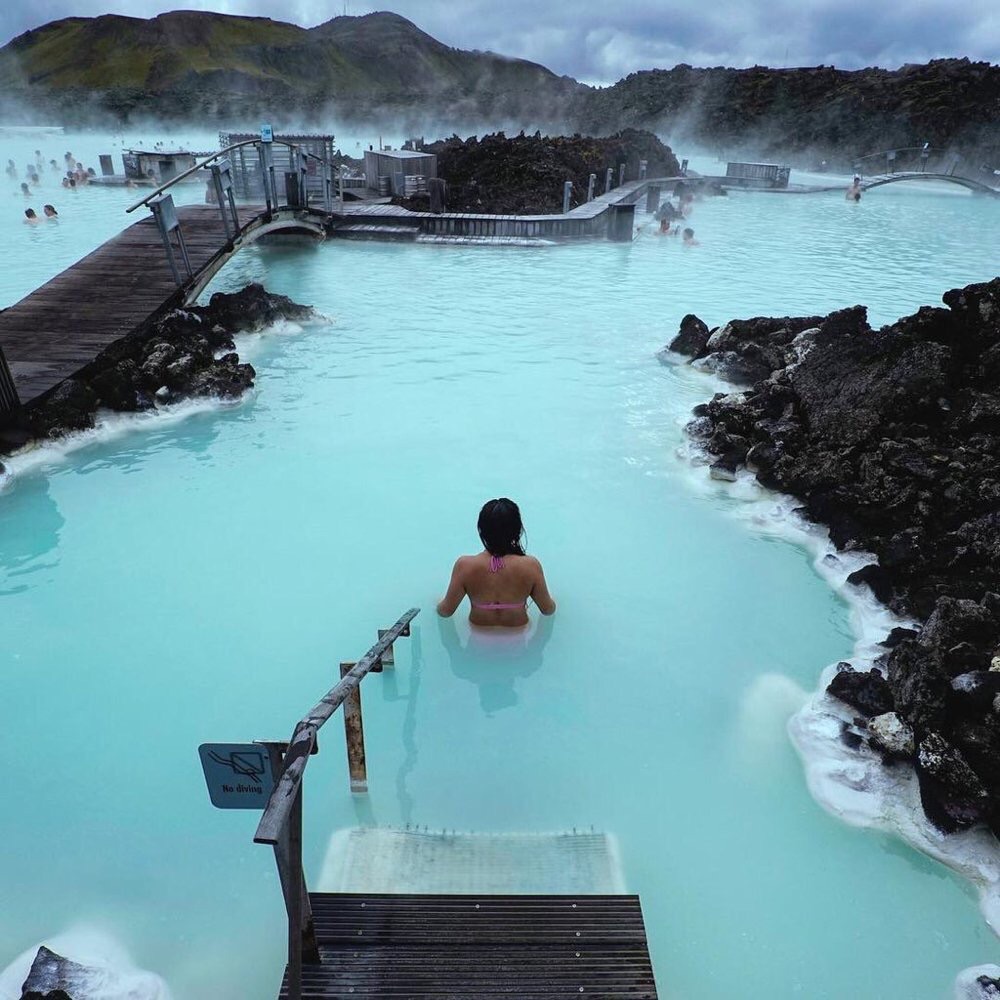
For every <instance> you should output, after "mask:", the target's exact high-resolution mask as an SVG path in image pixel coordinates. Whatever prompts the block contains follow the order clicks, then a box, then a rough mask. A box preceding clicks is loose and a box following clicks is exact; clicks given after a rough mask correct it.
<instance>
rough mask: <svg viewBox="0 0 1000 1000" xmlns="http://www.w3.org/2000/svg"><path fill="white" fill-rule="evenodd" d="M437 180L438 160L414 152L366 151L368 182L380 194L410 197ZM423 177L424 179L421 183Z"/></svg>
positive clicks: (411, 150)
mask: <svg viewBox="0 0 1000 1000" xmlns="http://www.w3.org/2000/svg"><path fill="white" fill-rule="evenodd" d="M432 177H437V157H436V156H435V155H434V154H433V153H423V152H419V151H417V150H413V149H366V150H365V183H366V184H367V185H368V187H369V188H371V189H372V190H373V191H378V193H379V194H380V195H388V194H394V195H400V196H404V195H406V196H409V195H411V194H416V193H420V192H422V191H426V190H427V181H429V180H430V179H431V178H432ZM421 178H422V180H421Z"/></svg>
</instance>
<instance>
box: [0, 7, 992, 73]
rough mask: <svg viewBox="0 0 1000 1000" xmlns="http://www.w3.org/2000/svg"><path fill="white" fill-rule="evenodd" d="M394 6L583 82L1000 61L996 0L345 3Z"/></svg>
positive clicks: (38, 18) (304, 18) (19, 15)
mask: <svg viewBox="0 0 1000 1000" xmlns="http://www.w3.org/2000/svg"><path fill="white" fill-rule="evenodd" d="M0 5H2V9H0V42H6V41H8V40H9V39H10V38H13V37H14V36H15V35H18V34H20V33H21V32H22V31H25V30H27V29H28V28H32V27H37V26H38V25H41V24H44V23H46V22H47V21H52V20H55V19H56V18H60V17H69V16H72V15H80V16H93V15H97V14H107V13H119V14H129V15H132V16H134V17H151V16H153V15H154V14H157V13H160V12H162V11H166V10H171V9H175V8H177V7H185V8H188V9H196V10H215V11H221V12H224V13H232V14H256V15H260V16H264V17H274V18H278V19H281V20H285V21H294V22H295V23H297V24H302V25H305V26H307V27H311V26H312V25H315V24H320V23H322V22H323V21H326V20H329V19H330V18H331V17H335V16H337V15H338V14H343V13H344V12H345V3H344V0H339V2H337V0H334V2H321V0H187V2H184V0H180V2H179V3H171V2H169V0H167V2H162V0H0ZM380 9H382V10H384V9H391V10H394V11H395V12H396V13H398V14H402V15H403V16H404V17H407V18H409V19H410V20H411V21H414V22H415V23H416V24H417V25H418V26H419V27H421V28H423V29H424V30H425V31H427V32H429V33H430V34H431V35H433V36H434V37H435V38H438V39H440V40H441V41H442V42H445V43H446V44H448V45H453V46H455V47H458V48H465V49H490V50H492V51H494V52H500V53H503V54H504V55H512V56H520V57H522V58H525V59H532V60H534V61H536V62H540V63H542V64H544V65H545V66H548V67H549V68H550V69H552V70H554V71H555V72H557V73H565V74H568V75H569V76H573V77H576V78H577V79H578V80H583V81H585V82H587V83H613V82H614V81H616V80H618V79H620V78H621V77H623V76H626V75H627V74H629V73H631V72H633V71H635V70H640V69H652V68H654V67H670V66H673V65H675V64H677V63H681V62H686V63H691V64H692V65H695V66H720V65H722V66H752V65H754V64H757V63H759V64H761V65H768V66H816V65H819V64H820V63H825V64H827V65H829V64H831V63H832V64H833V65H835V66H839V67H842V68H845V69H857V68H859V67H861V66H872V65H878V66H887V67H890V68H895V67H897V66H900V65H901V64H903V63H905V62H925V61H927V60H928V59H933V58H936V57H939V56H969V58H971V59H980V60H986V61H989V62H996V61H998V60H1000V0H707V2H706V0H626V2H625V3H624V4H620V3H611V2H609V0H543V2H541V3H539V2H538V0H394V2H393V3H392V5H391V6H390V7H388V8H386V7H385V6H371V5H368V4H365V3H362V2H359V0H348V2H347V4H346V12H347V13H348V14H366V13H369V12H370V11H372V10H380Z"/></svg>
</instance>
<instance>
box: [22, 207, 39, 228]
mask: <svg viewBox="0 0 1000 1000" xmlns="http://www.w3.org/2000/svg"><path fill="white" fill-rule="evenodd" d="M24 221H25V222H27V223H28V224H29V225H32V226H33V225H34V224H35V223H36V222H41V219H39V218H38V216H37V215H35V210H34V209H33V208H26V209H25V210H24Z"/></svg>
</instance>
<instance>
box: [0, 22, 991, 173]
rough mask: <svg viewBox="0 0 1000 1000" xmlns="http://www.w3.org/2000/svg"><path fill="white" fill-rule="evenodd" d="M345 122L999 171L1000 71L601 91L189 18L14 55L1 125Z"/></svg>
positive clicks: (527, 69) (808, 76) (815, 74)
mask: <svg viewBox="0 0 1000 1000" xmlns="http://www.w3.org/2000/svg"><path fill="white" fill-rule="evenodd" d="M263 115H266V116H267V117H268V118H269V119H270V120H271V121H272V122H273V123H274V124H275V125H277V126H278V127H283V126H286V125H288V124H309V123H313V124H315V125H317V126H321V127H324V128H332V129H334V130H336V128H338V127H339V128H342V127H343V125H344V124H345V123H350V122H362V121H363V122H365V123H366V125H368V126H373V125H375V126H381V125H386V126H389V125H391V126H393V129H394V132H398V131H399V129H400V128H406V129H413V130H414V131H416V132H417V133H418V134H419V133H421V132H425V133H429V134H428V138H430V137H432V136H433V137H438V136H441V135H447V134H449V133H450V132H452V131H460V130H465V131H472V130H487V131H489V130H493V129H496V128H506V129H508V130H510V129H514V130H517V129H520V128H525V129H528V130H530V131H534V129H536V128H541V129H543V130H547V131H552V132H556V133H558V132H565V133H572V132H577V131H578V132H583V133H586V134H592V135H607V134H610V133H615V132H617V131H619V130H620V129H622V128H625V127H635V128H644V129H649V130H651V131H655V132H658V133H659V134H660V135H663V136H665V137H669V138H670V139H671V141H672V142H673V145H674V146H675V147H677V146H678V145H679V144H697V145H700V146H702V147H704V148H707V149H710V150H716V151H718V152H719V153H720V154H722V155H723V156H733V157H735V156H748V155H752V156H760V157H773V158H780V159H783V160H791V161H794V162H799V163H809V162H815V163H818V162H819V160H821V159H825V160H827V161H829V162H830V164H831V165H838V166H842V167H845V168H847V169H849V168H850V165H851V163H852V162H853V160H854V158H855V157H857V156H860V155H865V154H868V153H874V152H878V151H879V150H882V149H888V148H894V147H901V146H915V145H922V144H923V143H925V142H929V143H930V144H931V145H932V146H935V147H946V148H951V149H953V150H954V151H955V152H956V153H961V154H964V156H965V157H966V158H967V159H968V160H969V161H970V162H971V161H975V165H976V167H977V169H978V168H989V170H992V169H997V168H1000V66H995V65H991V64H989V63H982V62H980V63H974V62H970V61H969V60H968V59H936V60H933V61H931V62H929V63H926V64H920V65H907V66H904V67H902V68H901V69H898V70H886V69H877V68H873V69H863V70H855V71H846V70H838V69H835V68H834V67H832V66H817V67H809V68H801V69H768V68H767V67H761V66H755V67H753V68H752V69H746V70H736V69H725V68H721V67H716V68H713V69H697V68H692V67H691V66H685V65H680V66H675V67H673V68H672V69H666V70H665V69H653V70H646V71H643V72H639V73H633V74H631V75H630V76H628V77H626V78H625V79H624V80H620V81H619V82H618V83H616V84H615V85H614V86H613V87H605V88H594V87H588V86H585V85H584V84H581V83H578V82H577V81H576V80H573V79H571V78H569V77H560V76H556V75H555V74H554V73H552V72H551V71H549V70H548V69H546V68H545V67H544V66H540V65H538V64H537V63H532V62H528V61H526V60H523V59H513V58H508V57H505V56H501V55H496V54H494V53H491V52H469V51H464V50H462V49H455V48H451V47H449V46H447V45H444V44H442V43H441V42H439V41H437V40H436V39H434V38H432V37H431V36H430V35H428V34H427V33H426V32H424V31H421V30H420V28H418V27H417V26H416V25H415V24H413V23H412V22H411V21H408V20H406V18H404V17H400V16H399V15H398V14H393V13H388V12H384V11H383V12H378V13H374V14H365V15H363V16H360V17H347V16H344V17H335V18H333V19H332V20H330V21H327V22H326V23H324V24H321V25H318V26H317V27H315V28H302V27H299V26H298V25H294V24H288V23H285V22H282V21H273V20H270V19H269V18H262V17H242V16H235V15H228V14H213V13H207V12H202V11H174V12H172V13H169V14H161V15H159V16H158V17H153V18H149V19H145V18H136V17H123V16H120V15H115V14H108V15H104V16H101V17H94V18H85V17H71V18H64V19H62V20H59V21H53V22H51V23H50V24H46V25H43V26H42V27H40V28H35V29H33V30H31V31H27V32H25V33H24V34H23V35H20V36H19V37H18V38H16V39H14V40H13V41H11V42H10V43H8V44H7V45H6V46H4V47H3V48H2V49H0V122H4V121H7V122H11V123H17V124H22V123H25V121H26V120H28V121H31V120H34V121H38V122H42V123H52V122H57V123H61V124H66V125H70V126H72V125H83V124H107V123H109V122H111V121H114V122H122V121H129V120H133V121H134V120H136V119H139V118H147V119H148V118H156V119H166V120H183V121H185V122H188V121H195V122H198V123H200V124H203V125H207V126H209V127H211V126H214V125H224V126H226V127H234V126H236V127H240V126H248V125H255V124H256V123H257V122H258V121H259V120H260V118H261V116H263Z"/></svg>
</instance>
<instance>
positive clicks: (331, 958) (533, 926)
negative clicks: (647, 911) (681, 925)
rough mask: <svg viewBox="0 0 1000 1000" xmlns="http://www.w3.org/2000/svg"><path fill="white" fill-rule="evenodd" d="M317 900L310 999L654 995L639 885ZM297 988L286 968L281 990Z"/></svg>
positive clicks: (531, 999)
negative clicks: (606, 890) (596, 892)
mask: <svg viewBox="0 0 1000 1000" xmlns="http://www.w3.org/2000/svg"><path fill="white" fill-rule="evenodd" d="M310 900H311V904H312V910H313V914H314V917H315V920H316V931H317V938H318V940H319V946H320V958H321V962H320V964H318V965H312V966H308V967H305V968H304V969H303V975H302V989H301V996H302V997H303V998H304V1000H313V998H331V997H332V998H341V997H342V998H344V1000H347V998H348V997H359V996H360V997H381V998H386V1000H388V998H399V1000H403V998H418V997H420V998H437V1000H457V998H463V1000H474V998H477V997H491V998H492V997H496V998H500V997H517V998H518V1000H551V998H554V997H561V996H565V997H569V996H579V995H580V994H581V993H582V994H584V995H585V996H586V995H589V996H592V997H593V996H599V997H608V998H611V997H622V998H624V997H629V998H632V1000H635V998H638V997H645V998H649V1000H655V998H656V985H655V981H654V979H653V969H652V962H651V960H650V957H649V950H648V947H647V944H646V937H645V929H644V926H643V921H642V909H641V906H640V903H639V898H638V897H637V896H624V895H623V896H471V895H452V896H431V895H391V894H360V893H346V894H329V893H312V894H310ZM331 921H332V923H331ZM341 922H344V924H343V926H341ZM577 935H579V936H577ZM288 995H289V994H288V992H287V974H286V980H285V981H284V982H283V983H282V989H281V993H280V996H281V997H287V996H288Z"/></svg>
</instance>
